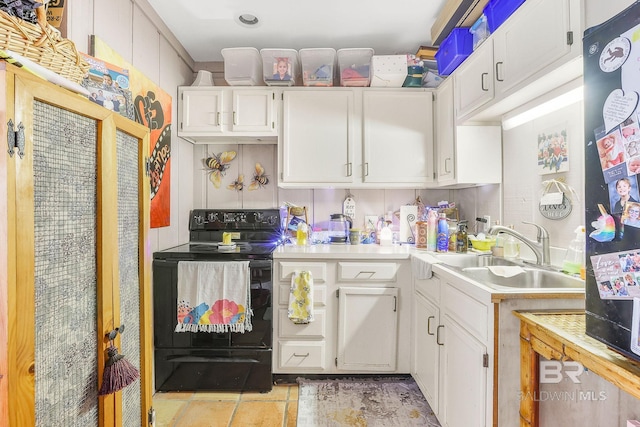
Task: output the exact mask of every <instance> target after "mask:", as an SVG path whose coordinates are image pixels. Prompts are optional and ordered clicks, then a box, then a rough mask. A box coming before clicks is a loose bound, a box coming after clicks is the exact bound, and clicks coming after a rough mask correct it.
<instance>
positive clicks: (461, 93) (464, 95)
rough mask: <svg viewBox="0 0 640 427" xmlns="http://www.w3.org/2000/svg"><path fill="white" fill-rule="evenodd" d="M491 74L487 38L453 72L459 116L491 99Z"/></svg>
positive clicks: (490, 49)
mask: <svg viewBox="0 0 640 427" xmlns="http://www.w3.org/2000/svg"><path fill="white" fill-rule="evenodd" d="M530 38H535V37H530ZM493 76H494V73H493V40H492V39H488V40H485V42H484V43H482V45H480V47H479V48H478V49H476V51H475V52H473V54H472V55H471V56H469V58H467V60H466V61H465V62H463V63H462V65H460V67H458V69H456V71H455V73H454V78H455V93H456V106H457V113H458V116H459V117H464V116H465V115H467V114H469V113H471V112H473V111H474V110H475V109H477V108H479V107H481V106H482V105H484V104H486V103H487V102H489V101H491V100H492V99H493V95H494V82H493V78H494V77H493Z"/></svg>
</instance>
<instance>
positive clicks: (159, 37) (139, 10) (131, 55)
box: [66, 0, 194, 251]
mask: <svg viewBox="0 0 640 427" xmlns="http://www.w3.org/2000/svg"><path fill="white" fill-rule="evenodd" d="M66 8H67V11H66V12H67V38H68V39H70V40H72V41H73V42H74V43H75V44H76V47H77V49H78V50H79V51H81V52H86V53H89V52H90V49H89V37H90V36H91V35H92V34H93V35H96V36H98V37H99V38H101V39H102V40H104V41H105V42H106V43H107V44H108V45H109V46H110V47H111V48H112V49H114V50H115V51H116V52H117V53H118V54H120V56H122V57H123V59H124V60H126V61H127V62H129V63H130V64H131V65H133V66H134V67H135V68H136V69H138V70H139V71H141V72H142V73H143V74H144V75H145V76H146V77H148V78H149V79H150V80H152V81H153V82H155V83H156V84H158V85H159V86H160V87H161V88H162V89H163V90H164V91H165V92H167V93H169V94H170V95H172V96H173V103H172V106H173V112H172V120H171V123H172V124H173V126H172V132H171V223H170V224H171V225H170V226H168V227H163V228H155V229H152V230H151V234H150V237H151V242H152V247H151V250H152V251H156V250H159V249H164V248H167V247H171V246H175V245H178V244H180V243H184V242H185V241H187V240H188V228H187V224H188V214H189V210H190V209H191V207H192V206H193V192H192V191H191V189H192V188H193V173H192V172H191V171H192V167H193V145H192V144H190V143H188V142H186V141H183V140H181V139H180V138H178V136H177V133H176V123H178V117H177V106H178V100H177V93H178V91H177V87H178V86H181V85H189V84H191V82H192V81H193V77H194V73H193V67H194V63H193V60H192V59H191V57H190V56H189V55H188V54H187V52H186V51H185V50H184V48H182V46H181V45H180V44H179V43H178V42H177V41H176V40H175V37H174V36H173V34H171V32H170V31H169V30H168V29H167V28H166V26H165V25H164V23H163V22H162V21H161V20H160V19H159V17H158V16H157V15H156V14H155V11H154V10H153V9H152V8H151V6H150V5H149V4H148V3H147V1H146V0H82V1H73V2H67V3H66ZM181 171H189V172H188V173H181ZM185 189H188V191H185Z"/></svg>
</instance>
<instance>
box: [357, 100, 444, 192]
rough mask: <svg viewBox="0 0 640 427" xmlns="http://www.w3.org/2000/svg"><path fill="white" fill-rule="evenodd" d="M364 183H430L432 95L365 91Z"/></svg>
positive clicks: (417, 184) (431, 177)
mask: <svg viewBox="0 0 640 427" xmlns="http://www.w3.org/2000/svg"><path fill="white" fill-rule="evenodd" d="M363 96H364V97H363V130H364V141H363V143H364V159H363V164H362V169H361V172H360V173H362V177H363V181H364V182H366V183H376V184H383V183H384V184H409V185H413V186H418V187H420V186H424V185H425V184H427V183H430V182H433V94H432V92H426V91H420V92H409V91H407V90H402V91H365V92H364V95H363Z"/></svg>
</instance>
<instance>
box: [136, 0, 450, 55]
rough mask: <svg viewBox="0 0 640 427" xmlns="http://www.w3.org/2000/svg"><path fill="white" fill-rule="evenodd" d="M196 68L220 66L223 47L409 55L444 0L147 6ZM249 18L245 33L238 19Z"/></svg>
mask: <svg viewBox="0 0 640 427" xmlns="http://www.w3.org/2000/svg"><path fill="white" fill-rule="evenodd" d="M148 1H149V3H150V4H151V6H152V7H153V8H154V9H155V10H156V12H157V13H158V15H160V17H161V18H162V20H163V21H164V22H165V23H166V24H167V26H168V27H169V29H171V31H172V32H173V34H174V35H175V36H176V37H177V38H178V40H179V41H180V42H181V43H182V45H183V46H184V48H185V49H186V50H187V51H188V52H189V54H190V55H191V57H192V58H193V60H194V61H196V62H209V61H222V54H221V53H220V51H221V49H223V48H225V47H255V48H257V49H258V50H259V49H262V48H275V49H296V50H299V49H302V48H316V47H330V48H334V49H336V50H337V49H340V48H353V47H369V48H373V49H374V51H375V54H376V55H393V54H402V53H415V52H416V51H417V50H418V47H420V46H421V45H430V44H431V35H430V32H431V26H432V25H433V23H434V21H435V20H436V18H437V17H438V14H439V13H440V10H441V9H442V6H443V5H444V3H445V2H446V0H402V1H400V2H398V3H393V2H392V3H389V2H387V1H384V0H376V1H364V0H347V1H344V0H324V1H321V2H319V3H313V4H311V3H308V2H306V1H305V2H299V3H298V2H296V1H295V0H294V1H291V3H288V2H286V1H283V0H272V1H264V0H263V1H258V0H236V1H231V0H179V1H176V0H148ZM241 14H251V15H254V16H256V17H257V18H258V19H259V22H258V24H256V25H254V26H252V27H247V26H245V25H244V24H241V23H240V22H239V20H238V17H239V16H240V15H241Z"/></svg>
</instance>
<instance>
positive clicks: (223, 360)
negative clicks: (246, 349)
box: [166, 356, 260, 363]
mask: <svg viewBox="0 0 640 427" xmlns="http://www.w3.org/2000/svg"><path fill="white" fill-rule="evenodd" d="M166 361H167V362H192V363H194V362H196V363H197V362H219V363H238V362H242V363H260V361H259V360H256V359H253V358H245V357H216V356H167V358H166Z"/></svg>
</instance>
